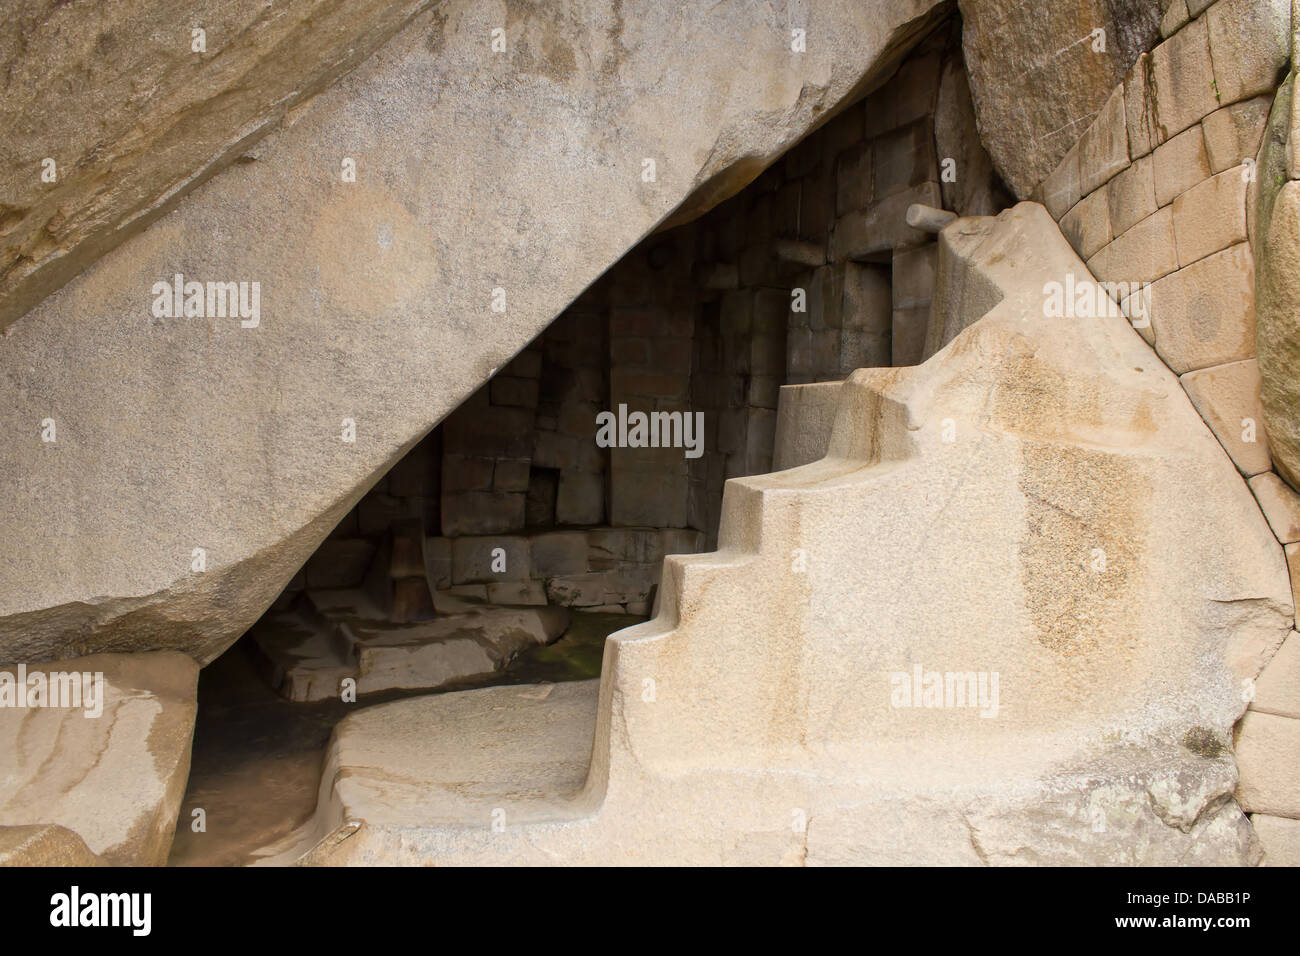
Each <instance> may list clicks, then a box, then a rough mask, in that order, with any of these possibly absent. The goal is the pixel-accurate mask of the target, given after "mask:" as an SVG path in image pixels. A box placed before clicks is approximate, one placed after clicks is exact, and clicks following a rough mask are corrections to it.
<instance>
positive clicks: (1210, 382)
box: [1179, 359, 1273, 478]
mask: <svg viewBox="0 0 1300 956" xmlns="http://www.w3.org/2000/svg"><path fill="white" fill-rule="evenodd" d="M1179 381H1181V382H1182V383H1183V388H1185V389H1186V390H1187V397H1188V398H1190V399H1191V400H1192V405H1194V406H1195V407H1196V410H1197V411H1198V412H1200V415H1201V417H1202V418H1203V419H1205V423H1206V424H1207V425H1209V426H1210V430H1211V431H1213V432H1214V436H1215V437H1216V438H1218V439H1219V442H1220V443H1221V444H1222V445H1223V447H1224V449H1225V450H1226V451H1227V452H1228V454H1229V455H1230V456H1231V457H1232V461H1233V464H1235V465H1236V466H1237V470H1238V471H1240V472H1241V473H1242V474H1243V475H1244V476H1246V477H1247V478H1249V477H1251V476H1252V475H1258V474H1260V473H1261V472H1266V471H1268V470H1269V469H1270V468H1272V467H1273V459H1272V458H1271V457H1270V456H1269V453H1268V439H1267V438H1266V437H1265V435H1264V430H1263V427H1262V423H1263V419H1264V410H1263V407H1262V406H1261V405H1260V401H1259V365H1258V364H1257V363H1256V362H1255V360H1254V359H1246V360H1244V361H1241V362H1230V363H1228V364H1227V365H1216V366H1214V367H1212V368H1204V369H1200V370H1199V371H1195V372H1188V373H1187V374H1186V375H1183V376H1182V377H1181V378H1180V379H1179ZM1252 436H1253V438H1254V440H1253V441H1248V440H1247V439H1248V438H1250V437H1252Z"/></svg>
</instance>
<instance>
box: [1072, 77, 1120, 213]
mask: <svg viewBox="0 0 1300 956" xmlns="http://www.w3.org/2000/svg"><path fill="white" fill-rule="evenodd" d="M1128 164H1129V159H1128V127H1127V125H1125V122H1124V87H1123V85H1122V84H1121V85H1120V86H1117V87H1115V91H1114V92H1113V93H1111V95H1110V98H1109V99H1107V100H1106V105H1105V106H1103V107H1102V108H1101V112H1100V113H1098V114H1097V118H1096V119H1094V120H1093V121H1092V125H1091V126H1089V127H1088V129H1087V130H1086V131H1085V132H1084V134H1083V136H1082V138H1081V139H1080V140H1079V183H1080V188H1081V189H1082V191H1083V195H1084V196H1087V195H1088V194H1089V193H1093V192H1096V191H1097V190H1098V189H1100V188H1101V187H1102V186H1104V185H1106V183H1108V182H1109V181H1110V180H1111V178H1113V177H1114V176H1115V174H1116V173H1119V172H1120V171H1121V170H1123V169H1124V168H1125V167H1127V166H1128Z"/></svg>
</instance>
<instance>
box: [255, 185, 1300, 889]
mask: <svg viewBox="0 0 1300 956" xmlns="http://www.w3.org/2000/svg"><path fill="white" fill-rule="evenodd" d="M958 225H959V223H954V224H953V225H952V226H949V227H948V228H949V229H953V228H955V227H957V226H958ZM986 225H987V229H988V232H989V234H990V236H989V238H992V239H994V240H995V241H992V242H986V243H984V245H983V246H978V245H976V246H975V250H974V251H973V252H971V253H969V261H970V263H971V265H970V268H972V269H974V270H977V271H980V272H981V273H982V274H983V276H984V278H985V280H986V281H989V282H991V283H993V284H994V286H995V287H996V288H997V289H998V291H999V292H1000V297H999V299H998V303H997V304H996V305H995V307H994V308H993V310H992V311H991V312H990V313H989V314H988V315H986V316H984V317H983V318H982V319H980V320H978V321H976V322H975V323H974V324H973V325H971V326H970V327H968V328H966V329H965V330H964V331H961V332H959V333H958V334H957V335H956V337H955V338H953V339H952V340H951V341H950V342H948V343H947V345H946V346H945V347H944V348H943V349H942V350H941V351H940V352H939V353H938V354H936V355H935V356H934V357H933V358H931V359H930V360H929V361H928V362H927V363H925V364H924V365H922V366H920V367H918V368H909V369H871V370H862V371H859V372H855V373H854V374H853V375H852V376H850V378H849V379H848V381H847V382H846V383H845V384H844V385H842V386H840V391H839V396H840V401H839V405H838V408H837V415H836V420H835V423H834V426H833V428H832V435H831V439H830V444H829V447H828V453H827V455H826V457H825V458H823V459H821V460H820V461H815V462H813V463H811V464H808V465H804V466H802V467H798V468H793V469H790V470H787V471H782V472H779V473H775V474H772V475H765V476H756V477H750V478H743V479H737V480H734V481H732V482H730V483H729V484H728V486H727V490H726V496H725V501H724V506H723V509H724V514H723V523H722V529H721V533H720V537H719V550H718V551H717V552H714V553H710V554H702V555H693V556H689V557H675V558H670V559H668V560H667V561H666V563H665V573H664V579H663V586H662V589H661V592H660V598H659V603H658V607H657V613H656V616H655V618H654V619H653V620H651V621H649V622H646V623H645V624H642V625H638V626H636V627H633V628H629V629H627V630H625V631H621V632H618V633H617V634H614V635H612V636H611V637H610V639H609V641H608V643H607V644H606V649H605V660H604V667H603V670H602V677H601V681H600V684H599V687H598V688H597V687H596V686H595V685H581V684H571V685H560V686H555V687H547V686H538V687H533V688H507V687H501V688H493V689H490V690H488V691H484V692H471V693H465V694H455V695H443V696H440V697H432V698H424V699H418V700H410V701H405V702H401V703H397V704H389V705H381V706H379V707H375V708H370V709H367V710H364V711H361V712H359V713H357V714H354V715H353V716H352V717H350V718H348V719H347V720H346V721H344V722H343V723H342V724H340V725H339V727H338V728H337V729H336V732H335V737H334V740H333V741H332V743H331V747H330V752H329V759H328V762H327V767H326V772H325V775H324V778H323V781H322V788H321V793H320V799H319V802H318V807H317V813H316V817H315V819H314V821H313V822H312V824H311V825H310V826H309V827H307V828H306V829H305V830H304V831H303V832H302V833H300V834H298V835H297V836H296V838H295V839H293V840H291V841H287V843H286V844H284V845H281V846H279V847H277V848H274V849H275V850H276V851H278V852H279V854H280V855H279V856H278V857H273V858H272V859H278V860H281V861H284V860H290V859H297V858H301V859H303V860H304V861H305V862H311V863H344V862H346V863H402V864H428V863H440V864H466V863H504V862H512V863H536V864H554V863H661V864H662V863H719V864H720V863H735V864H757V863H782V862H785V863H805V864H809V865H816V864H818V863H831V862H834V863H849V862H852V863H872V862H902V861H903V860H904V857H905V856H910V857H912V858H914V859H918V860H923V861H925V862H930V863H948V864H973V863H980V862H982V863H987V864H1005V863H1012V862H1027V861H1028V862H1036V863H1109V864H1117V863H1129V864H1143V863H1147V864H1161V863H1164V864H1174V863H1182V864H1188V863H1201V864H1210V863H1220V864H1222V863H1236V864H1241V863H1247V864H1248V863H1255V862H1258V859H1259V856H1260V851H1259V847H1258V844H1257V841H1256V839H1255V837H1254V833H1253V831H1252V830H1251V828H1250V827H1249V825H1248V822H1247V820H1246V818H1245V817H1244V815H1243V814H1242V813H1241V811H1240V810H1239V809H1238V807H1237V805H1236V803H1234V802H1233V800H1232V793H1233V790H1234V788H1235V786H1236V777H1237V774H1236V769H1235V766H1234V764H1233V756H1232V751H1231V746H1230V740H1231V729H1232V727H1233V725H1234V723H1235V722H1236V721H1237V719H1238V718H1239V716H1240V715H1241V713H1242V711H1243V710H1244V708H1245V701H1244V699H1243V696H1242V694H1241V682H1242V681H1243V680H1245V679H1248V678H1253V677H1254V676H1256V675H1257V674H1258V673H1259V670H1260V668H1261V667H1262V666H1263V664H1264V662H1265V661H1266V660H1268V659H1269V658H1270V657H1271V656H1272V655H1273V653H1274V652H1275V650H1276V648H1277V647H1278V646H1279V644H1280V643H1281V642H1282V640H1283V639H1284V637H1285V636H1286V634H1287V633H1289V631H1290V627H1291V620H1292V616H1293V606H1292V604H1291V596H1290V592H1289V587H1288V583H1287V580H1286V572H1285V570H1284V568H1283V567H1282V558H1281V555H1280V554H1279V552H1278V548H1277V545H1276V542H1275V541H1274V539H1273V536H1272V534H1271V533H1270V532H1269V530H1268V528H1267V525H1266V524H1265V522H1264V519H1263V517H1262V515H1261V514H1260V513H1259V509H1258V507H1257V506H1256V504H1255V502H1254V499H1253V498H1252V496H1251V495H1250V493H1249V491H1248V490H1247V488H1246V487H1245V484H1244V482H1242V481H1241V480H1240V478H1239V477H1238V476H1237V474H1236V472H1235V471H1234V469H1233V467H1232V465H1231V463H1230V461H1229V460H1228V458H1227V456H1226V455H1225V454H1224V453H1223V451H1222V449H1221V448H1220V446H1219V445H1218V443H1217V442H1216V441H1215V439H1214V437H1213V436H1212V435H1211V434H1210V432H1209V430H1208V429H1207V428H1206V427H1205V425H1204V423H1203V422H1202V421H1201V419H1200V417H1199V416H1198V415H1197V413H1196V411H1195V410H1194V409H1193V408H1192V406H1191V404H1190V402H1189V401H1188V400H1187V398H1186V396H1185V394H1184V393H1183V391H1182V389H1181V388H1180V387H1179V385H1178V382H1177V380H1176V379H1175V378H1174V376H1173V375H1172V374H1171V373H1170V372H1169V371H1168V370H1167V369H1166V368H1164V367H1163V365H1162V364H1161V363H1160V362H1159V361H1158V360H1157V358H1156V356H1155V355H1154V354H1153V353H1152V352H1151V351H1150V349H1149V348H1148V347H1147V346H1146V345H1145V343H1143V342H1142V341H1141V339H1139V338H1138V337H1137V336H1136V335H1135V334H1134V333H1133V331H1132V330H1131V329H1130V328H1129V327H1128V326H1127V324H1126V323H1125V322H1124V320H1123V319H1121V318H1100V319H1095V320H1090V321H1078V320H1076V319H1056V320H1053V319H1049V318H1047V317H1045V316H1043V314H1042V306H1041V301H1042V288H1043V285H1044V282H1045V281H1046V280H1047V279H1048V277H1056V276H1061V277H1063V275H1064V274H1068V273H1074V272H1077V273H1079V274H1080V275H1082V274H1083V272H1084V266H1083V263H1082V262H1081V261H1080V260H1079V259H1078V258H1077V256H1075V255H1074V254H1073V252H1072V251H1071V250H1070V248H1069V246H1068V244H1067V243H1066V242H1065V241H1064V239H1063V237H1061V235H1060V233H1059V231H1058V230H1057V229H1056V227H1055V225H1054V223H1052V221H1051V220H1050V217H1049V216H1048V215H1047V213H1046V211H1045V210H1044V209H1042V207H1039V206H1036V205H1031V204H1021V205H1020V206H1017V207H1015V208H1014V209H1012V210H1008V211H1007V212H1005V213H1003V214H1002V215H1001V216H999V217H998V218H997V219H996V220H994V221H992V222H991V223H988V224H986ZM1030 250H1032V251H1033V252H1034V253H1036V255H1033V256H1031V255H1030ZM1007 251H1015V252H1016V253H1017V255H1016V256H1015V257H1008V256H1006V255H1005V254H1004V253H1005V252H1007ZM1026 263H1027V264H1028V265H1027V266H1026ZM950 425H951V427H949V426H950ZM1084 511H1086V513H1087V514H1088V515H1089V520H1088V521H1087V522H1082V521H1079V520H1077V518H1076V517H1075V516H1076V515H1078V514H1080V513H1083V512H1084ZM972 541H979V542H980V549H981V550H980V560H978V561H972V560H968V559H967V558H968V556H969V553H970V543H971V542H972ZM918 542H923V545H924V546H923V547H921V548H918V546H917V545H918ZM1096 549H1100V550H1101V551H1102V552H1103V553H1104V555H1105V559H1106V561H1105V569H1104V570H1100V565H1098V564H1096V561H1097V556H1096ZM798 551H802V554H800V553H798ZM957 555H962V556H966V557H963V558H960V559H959V558H957V557H956V556H957ZM863 582H870V586H869V587H863ZM935 594H942V595H945V597H943V598H939V599H935V598H934V595H935ZM927 596H928V597H927ZM756 622H763V623H762V625H761V626H756ZM775 622H780V623H779V624H777V623H775ZM913 665H916V666H917V667H920V668H921V669H922V670H926V671H928V670H933V671H935V672H938V673H942V672H965V671H971V672H972V673H974V672H982V673H984V675H985V677H986V678H988V677H990V675H992V674H997V675H998V677H999V686H1000V688H1001V690H1000V694H999V703H998V706H997V711H996V716H993V711H992V709H991V703H992V702H991V698H990V697H989V696H987V695H986V697H985V699H984V704H985V708H984V710H985V712H986V713H988V714H989V716H986V717H981V716H979V713H980V711H979V709H978V708H973V707H968V706H961V704H962V703H964V702H960V701H958V700H957V699H956V698H955V697H951V698H949V699H948V700H947V701H944V702H943V703H945V704H950V705H952V706H932V707H926V706H920V707H913V706H905V704H906V703H907V702H906V701H905V700H904V699H903V698H902V697H901V696H900V695H901V693H902V691H903V688H905V687H906V688H907V689H908V691H909V693H910V688H911V679H912V667H913ZM898 675H901V680H900V679H898ZM975 676H977V674H976V675H975ZM940 683H942V678H940ZM989 686H990V685H989V683H988V682H986V685H985V688H986V690H988V688H989ZM932 703H933V701H932ZM1261 716H1262V717H1268V715H1260V714H1252V715H1250V717H1248V718H1247V719H1248V721H1250V720H1253V719H1256V718H1259V717H1261ZM453 728H454V730H453ZM489 742H490V743H491V745H492V750H491V753H490V754H489V753H488V746H487V745H488V744H489ZM588 742H590V744H591V746H590V747H588V746H586V744H587V743H588ZM792 821H793V822H794V823H795V824H796V825H794V826H792ZM494 822H495V823H497V824H498V825H497V826H495V827H494V826H493V823H494ZM869 822H875V823H877V824H879V825H877V826H869V825H867V824H868V823H869ZM800 824H802V825H800ZM268 852H269V851H268Z"/></svg>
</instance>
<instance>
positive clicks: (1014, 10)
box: [958, 0, 1162, 199]
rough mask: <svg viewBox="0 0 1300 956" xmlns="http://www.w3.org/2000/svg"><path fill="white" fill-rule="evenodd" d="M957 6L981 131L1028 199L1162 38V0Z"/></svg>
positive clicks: (1015, 188) (999, 0)
mask: <svg viewBox="0 0 1300 956" xmlns="http://www.w3.org/2000/svg"><path fill="white" fill-rule="evenodd" d="M958 6H959V7H960V8H961V14H962V18H963V23H962V28H963V35H962V46H963V48H964V50H965V54H966V65H967V67H968V69H969V70H970V76H971V93H972V94H973V96H974V99H975V113H976V116H977V117H978V118H979V128H980V133H981V134H982V136H983V139H984V143H985V144H986V145H987V146H988V149H989V153H990V154H991V155H992V157H993V165H994V166H995V167H996V168H997V170H998V172H999V173H1000V174H1001V175H1002V179H1003V181H1004V182H1005V183H1006V184H1007V186H1008V187H1009V188H1010V189H1011V191H1012V192H1014V193H1015V194H1016V196H1017V197H1019V198H1021V199H1025V198H1027V197H1028V196H1029V194H1030V193H1031V192H1033V190H1034V187H1036V186H1037V185H1038V184H1039V183H1040V182H1042V181H1043V179H1044V178H1046V176H1047V174H1048V173H1050V172H1051V171H1052V170H1054V169H1055V168H1056V166H1057V164H1058V163H1059V162H1060V161H1061V160H1062V159H1063V158H1064V157H1065V154H1066V153H1067V152H1068V151H1069V150H1070V148H1071V147H1072V146H1073V145H1074V144H1075V143H1076V142H1077V141H1078V139H1079V137H1080V136H1081V135H1082V134H1083V132H1084V130H1086V129H1087V128H1088V124H1089V123H1091V122H1092V119H1093V117H1094V116H1096V114H1097V113H1099V112H1100V111H1101V109H1102V107H1103V106H1105V105H1106V101H1107V99H1108V98H1109V97H1110V95H1111V92H1112V91H1113V90H1114V89H1115V87H1116V86H1117V85H1118V84H1119V82H1120V81H1121V80H1123V78H1124V74H1125V72H1126V71H1127V70H1128V68H1129V67H1130V66H1132V65H1133V63H1134V62H1136V61H1137V59H1138V56H1139V55H1140V54H1141V53H1142V52H1143V51H1144V50H1146V49H1149V48H1150V47H1151V46H1152V45H1153V44H1154V43H1156V42H1158V41H1159V37H1160V15H1161V12H1162V11H1161V4H1160V2H1159V0H1125V2H1123V3H1114V2H1108V0H1078V2H1070V3H1025V2H1023V0H959V3H958ZM1095 30H1103V31H1105V43H1104V49H1097V46H1098V44H1097V42H1096V37H1095V36H1094V32H1093V31H1095Z"/></svg>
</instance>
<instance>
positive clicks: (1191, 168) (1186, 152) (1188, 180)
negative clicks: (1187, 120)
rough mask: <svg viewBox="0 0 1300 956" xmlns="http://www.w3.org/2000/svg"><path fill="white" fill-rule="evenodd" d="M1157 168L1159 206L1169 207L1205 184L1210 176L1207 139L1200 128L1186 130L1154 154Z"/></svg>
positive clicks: (1158, 148) (1159, 147)
mask: <svg viewBox="0 0 1300 956" xmlns="http://www.w3.org/2000/svg"><path fill="white" fill-rule="evenodd" d="M1151 155H1152V161H1153V163H1154V164H1155V166H1154V173H1155V185H1156V205H1157V206H1167V205H1169V204H1170V203H1171V202H1173V201H1174V199H1175V197H1177V196H1178V195H1179V194H1181V193H1184V192H1186V191H1187V190H1189V189H1191V188H1192V187H1193V186H1195V185H1196V184H1197V183H1200V182H1203V181H1204V180H1205V179H1206V178H1208V177H1209V175H1210V160H1209V157H1208V156H1206V154H1205V135H1204V134H1203V133H1202V132H1201V127H1200V125H1196V126H1193V127H1192V128H1191V129H1188V130H1184V131H1183V132H1181V133H1179V134H1178V135H1177V136H1175V137H1173V138H1172V139H1171V140H1169V142H1167V143H1162V144H1161V145H1159V146H1157V147H1156V149H1155V152H1154V153H1152V154H1151Z"/></svg>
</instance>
